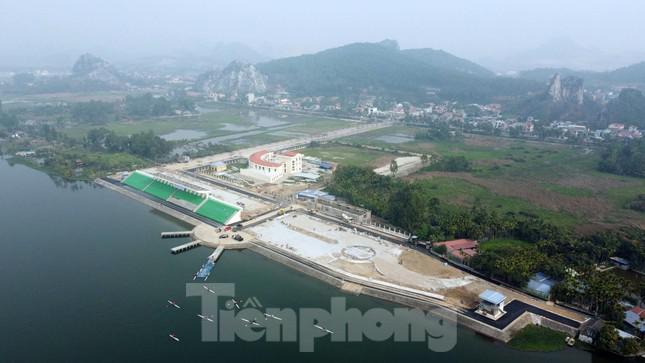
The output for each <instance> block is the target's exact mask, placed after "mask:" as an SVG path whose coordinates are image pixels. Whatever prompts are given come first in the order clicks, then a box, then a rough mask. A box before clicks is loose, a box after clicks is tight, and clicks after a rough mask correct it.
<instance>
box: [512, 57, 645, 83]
mask: <svg viewBox="0 0 645 363" xmlns="http://www.w3.org/2000/svg"><path fill="white" fill-rule="evenodd" d="M555 73H559V74H561V75H562V76H574V77H580V78H584V80H585V82H586V83H587V84H588V85H589V86H590V87H619V88H622V87H635V88H640V89H645V62H640V63H636V64H632V65H630V66H627V67H622V68H618V69H615V70H613V71H607V72H594V71H576V70H572V69H569V68H538V69H533V70H529V71H523V72H520V73H519V77H521V78H525V79H530V80H534V81H538V82H547V81H548V80H549V79H550V78H551V77H553V75H554V74H555Z"/></svg>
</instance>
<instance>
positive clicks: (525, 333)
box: [508, 325, 566, 352]
mask: <svg viewBox="0 0 645 363" xmlns="http://www.w3.org/2000/svg"><path fill="white" fill-rule="evenodd" d="M565 337H566V334H564V333H560V332H557V331H553V330H551V329H548V328H544V327H541V326H537V325H528V326H526V327H525V328H524V329H522V330H520V331H519V332H517V333H516V334H515V336H514V337H513V339H511V341H510V342H508V344H509V345H510V346H511V347H513V348H515V349H519V350H524V351H531V352H554V351H558V350H562V349H564V348H565V347H566V342H565V341H564V338H565Z"/></svg>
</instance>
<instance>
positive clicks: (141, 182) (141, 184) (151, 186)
mask: <svg viewBox="0 0 645 363" xmlns="http://www.w3.org/2000/svg"><path fill="white" fill-rule="evenodd" d="M122 183H123V184H125V185H128V186H130V187H132V188H134V189H137V190H140V191H142V192H144V193H146V194H149V195H152V196H154V197H156V198H159V199H163V200H165V201H170V202H171V203H173V204H177V205H180V206H182V207H184V208H187V209H191V211H194V212H195V213H197V214H199V215H200V216H202V217H205V218H208V219H210V220H212V221H215V222H217V223H220V224H231V223H236V222H239V221H240V220H241V219H242V217H241V215H242V209H241V208H239V207H237V206H234V205H231V204H228V203H226V202H224V201H221V200H219V199H216V198H213V197H209V198H208V199H206V198H205V197H204V196H202V195H200V194H199V193H197V192H196V191H193V190H190V189H188V188H186V187H182V186H179V185H175V184H173V183H171V182H167V181H165V180H162V179H159V178H156V177H154V176H152V175H150V174H147V173H145V172H141V171H135V172H133V173H131V174H130V175H129V176H128V177H127V178H125V179H124V180H123V181H122ZM173 199H174V200H173ZM182 202H187V203H190V204H192V205H194V207H192V208H190V207H187V205H189V204H187V203H182ZM195 209H197V210H195Z"/></svg>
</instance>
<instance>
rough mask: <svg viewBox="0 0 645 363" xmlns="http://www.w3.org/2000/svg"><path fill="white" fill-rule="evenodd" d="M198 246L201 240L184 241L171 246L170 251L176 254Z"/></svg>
mask: <svg viewBox="0 0 645 363" xmlns="http://www.w3.org/2000/svg"><path fill="white" fill-rule="evenodd" d="M196 247H199V241H192V242H188V243H184V244H183V245H179V246H176V247H173V248H171V249H170V253H172V254H173V255H176V254H178V253H182V252H185V251H188V250H192V249H193V248H196Z"/></svg>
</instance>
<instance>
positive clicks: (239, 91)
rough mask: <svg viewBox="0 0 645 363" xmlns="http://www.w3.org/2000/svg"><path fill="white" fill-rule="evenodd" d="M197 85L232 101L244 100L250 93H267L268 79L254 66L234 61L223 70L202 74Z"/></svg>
mask: <svg viewBox="0 0 645 363" xmlns="http://www.w3.org/2000/svg"><path fill="white" fill-rule="evenodd" d="M197 83H198V85H199V87H200V88H201V89H202V90H203V91H204V92H206V93H208V94H212V93H219V94H224V95H226V96H227V97H228V98H230V99H235V100H237V99H240V98H243V97H244V96H245V95H246V94H248V93H253V94H256V95H258V94H263V93H265V92H266V91H267V77H266V76H265V75H264V74H262V73H261V72H260V71H259V70H258V69H257V68H255V66H254V65H252V64H246V63H242V62H239V61H234V62H232V63H230V64H229V65H228V66H226V67H225V68H224V69H222V70H214V71H210V72H206V73H204V74H202V75H201V76H200V77H199V78H198V80H197Z"/></svg>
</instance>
